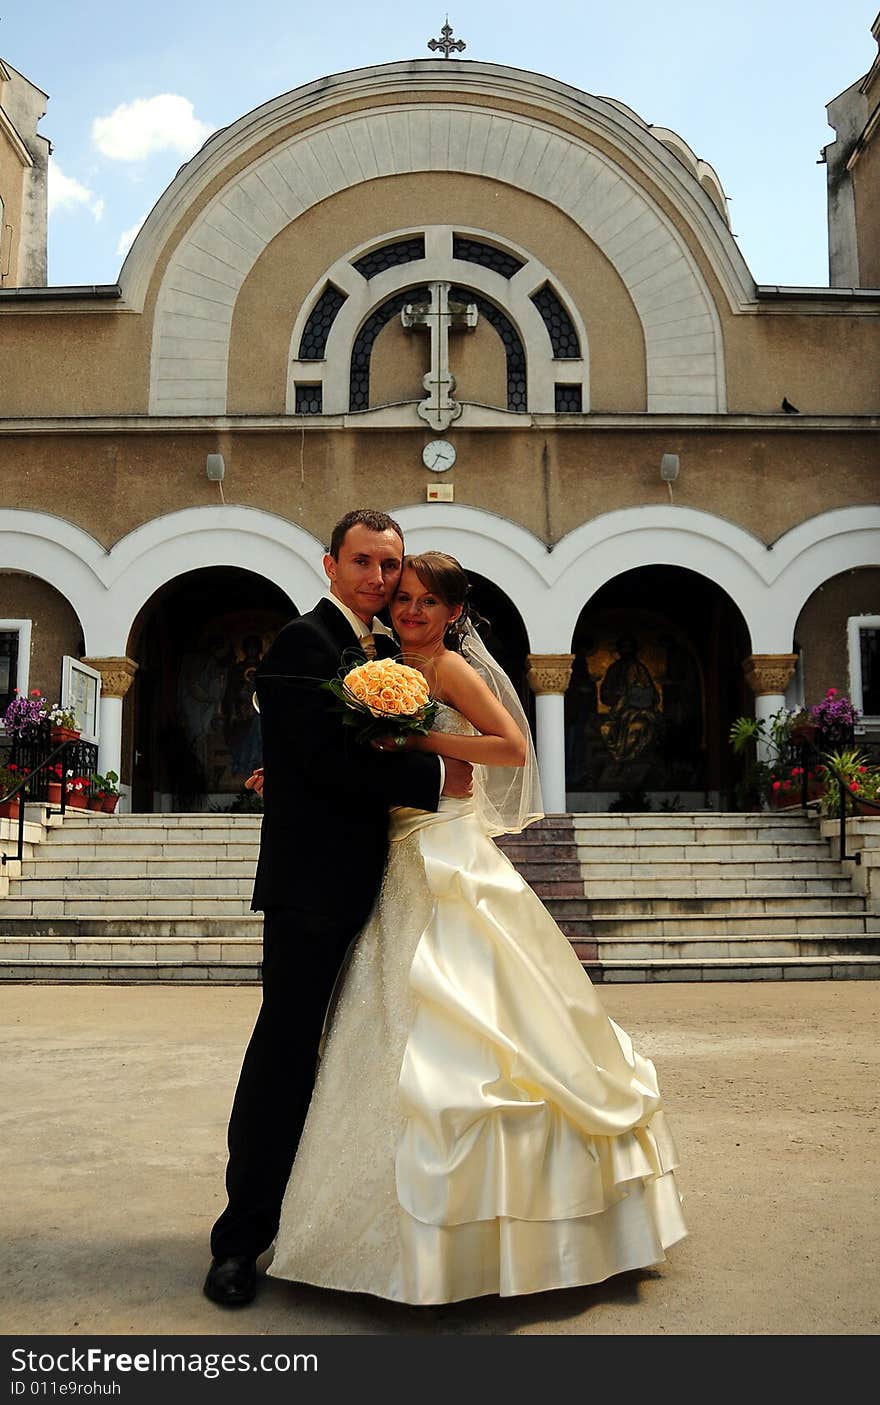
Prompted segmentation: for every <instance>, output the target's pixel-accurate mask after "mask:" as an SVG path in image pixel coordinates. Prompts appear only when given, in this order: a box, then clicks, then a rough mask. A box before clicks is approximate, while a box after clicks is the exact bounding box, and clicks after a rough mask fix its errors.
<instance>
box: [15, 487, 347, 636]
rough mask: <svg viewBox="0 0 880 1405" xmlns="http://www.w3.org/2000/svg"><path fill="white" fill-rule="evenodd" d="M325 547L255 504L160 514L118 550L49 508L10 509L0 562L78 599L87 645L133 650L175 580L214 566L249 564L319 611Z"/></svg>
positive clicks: (71, 599) (300, 606) (247, 566)
mask: <svg viewBox="0 0 880 1405" xmlns="http://www.w3.org/2000/svg"><path fill="white" fill-rule="evenodd" d="M323 551H324V546H323V544H322V543H321V542H319V541H317V540H316V539H315V538H314V537H313V536H311V534H310V533H308V532H305V531H303V529H302V528H301V527H297V526H294V525H293V523H291V522H288V521H286V520H285V519H284V518H282V517H277V516H275V515H274V514H273V513H270V512H262V511H260V510H259V509H256V508H247V507H232V506H228V507H195V508H187V509H185V510H184V511H182V512H173V513H169V514H168V515H167V516H165V517H156V518H154V519H153V520H152V521H151V522H148V523H145V524H144V525H143V526H142V527H138V528H136V529H135V530H134V531H133V532H130V533H129V534H128V535H127V536H125V537H123V538H121V540H120V541H118V542H117V543H116V544H115V545H114V546H113V547H112V548H111V549H110V550H109V551H108V550H107V549H106V548H104V547H103V546H101V544H100V542H97V541H95V539H94V537H92V536H90V535H89V534H88V533H87V532H84V531H82V529H81V528H79V527H75V526H73V525H72V524H71V523H69V522H65V521H62V519H60V518H57V517H51V516H49V515H48V514H47V513H37V512H16V511H8V510H6V511H0V560H2V561H3V563H4V566H6V567H7V568H9V569H12V570H18V571H24V572H27V573H28V574H30V575H35V576H39V577H40V578H41V579H42V580H45V581H48V582H49V584H50V585H52V586H54V587H55V589H56V590H57V591H59V593H60V594H61V595H63V596H65V597H66V599H67V600H68V601H69V602H70V604H71V605H72V607H73V608H74V610H75V611H76V613H77V615H78V617H79V620H80V624H81V625H82V627H83V633H84V636H85V644H86V653H87V654H88V655H91V656H93V657H99V658H100V657H103V656H110V657H117V656H120V655H122V654H124V653H125V651H126V648H127V646H128V639H129V634H130V632H131V627H132V625H133V624H134V621H135V619H136V618H137V615H138V612H139V611H140V610H141V608H142V607H143V606H144V605H145V604H146V602H147V601H148V600H149V598H150V596H151V595H153V594H154V593H155V591H157V590H158V589H159V588H160V586H163V585H165V584H166V582H168V581H171V580H175V579H176V578H177V577H178V576H181V575H183V574H184V573H185V572H187V571H194V570H199V569H200V568H202V567H205V566H239V567H241V568H242V569H243V570H246V571H252V572H253V573H254V574H255V575H258V576H262V577H264V578H265V579H266V580H271V581H272V582H273V583H274V584H275V585H277V586H279V587H280V588H281V589H282V590H283V591H285V592H286V594H287V595H289V596H290V598H291V600H292V601H293V602H294V604H295V605H296V606H297V608H298V609H300V610H304V609H310V608H311V606H312V605H314V603H315V602H316V600H318V599H319V598H320V595H321V593H322V591H323V589H324V586H325V584H326V581H325V577H324V574H323V571H322V569H321V557H322V555H323Z"/></svg>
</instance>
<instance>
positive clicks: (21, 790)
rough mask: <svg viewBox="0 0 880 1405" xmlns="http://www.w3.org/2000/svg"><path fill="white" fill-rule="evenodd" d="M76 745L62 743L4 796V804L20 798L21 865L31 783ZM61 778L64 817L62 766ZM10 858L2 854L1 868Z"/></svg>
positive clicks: (65, 789) (19, 858)
mask: <svg viewBox="0 0 880 1405" xmlns="http://www.w3.org/2000/svg"><path fill="white" fill-rule="evenodd" d="M75 745H76V743H75V742H74V741H66V742H60V743H59V745H58V746H56V748H55V750H54V751H50V752H49V754H48V756H45V757H44V758H43V760H42V761H41V762H40V763H39V765H38V766H35V767H34V768H33V770H32V771H28V773H27V775H26V776H22V778H21V780H20V781H19V782H18V785H15V786H13V787H12V789H11V790H10V791H9V792H8V793H7V794H6V795H4V796H3V800H4V802H5V801H7V800H14V799H15V797H16V795H17V796H18V798H19V806H18V844H17V845H16V855H15V857H16V860H17V862H18V863H21V861H22V859H23V858H24V807H25V803H26V800H27V793H28V789H29V788H30V786H31V783H32V781H33V778H34V776H38V775H39V774H40V772H41V771H43V770H45V768H46V767H47V766H48V765H49V763H50V762H53V761H54V760H55V758H56V756H62V757H63V755H64V752H65V751H66V750H67V748H68V747H69V746H75ZM61 776H62V779H61V814H62V815H63V814H64V813H65V810H66V808H67V806H66V801H67V786H66V784H65V781H64V767H63V765H62V768H61ZM10 857H11V856H10V855H9V854H6V853H3V854H0V866H2V867H5V866H6V864H7V863H8V861H9V858H10Z"/></svg>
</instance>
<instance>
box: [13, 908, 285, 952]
mask: <svg viewBox="0 0 880 1405" xmlns="http://www.w3.org/2000/svg"><path fill="white" fill-rule="evenodd" d="M262 932H263V919H262V916H261V914H260V913H257V912H244V913H237V914H232V915H229V914H227V915H226V916H225V917H221V916H217V915H216V914H215V915H214V916H211V917H204V916H203V917H193V916H191V915H190V916H183V915H181V916H177V917H169V916H165V917H147V916H144V915H143V914H141V915H140V916H135V917H107V916H98V917H94V916H92V917H53V918H50V917H27V916H21V917H17V918H7V919H6V920H5V921H2V922H0V945H2V944H4V943H7V942H30V941H35V940H37V939H46V940H53V941H59V942H64V943H67V942H71V941H99V942H106V941H121V942H125V941H129V942H140V941H147V942H152V941H158V940H159V939H161V938H171V939H173V940H174V941H181V942H194V941H207V940H213V941H221V942H237V941H242V940H248V941H251V940H256V941H258V942H259V941H261V940H262Z"/></svg>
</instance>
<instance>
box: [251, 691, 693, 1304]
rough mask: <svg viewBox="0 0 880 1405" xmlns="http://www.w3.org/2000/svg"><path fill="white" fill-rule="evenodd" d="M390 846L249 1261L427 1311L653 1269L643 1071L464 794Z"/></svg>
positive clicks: (656, 1114) (659, 1143)
mask: <svg viewBox="0 0 880 1405" xmlns="http://www.w3.org/2000/svg"><path fill="white" fill-rule="evenodd" d="M435 725H437V726H438V729H440V730H443V731H446V732H453V731H457V732H468V733H471V732H473V728H472V727H471V726H470V724H469V723H468V722H466V720H465V719H464V718H463V717H462V716H461V715H460V714H459V713H457V712H455V711H453V709H451V708H449V707H445V706H443V707H442V708H441V712H440V714H439V715H438V721H437V723H436V724H435ZM391 838H392V844H391V851H390V856H389V860H388V865H387V868H386V871H385V878H384V881H383V885H382V890H381V893H380V895H379V900H378V903H377V906H376V908H375V909H374V911H373V914H372V916H371V918H370V920H369V922H368V923H367V926H366V927H365V928H364V930H363V932H362V933H361V934H360V936H359V937H358V939H357V942H356V944H355V945H354V948H353V952H352V955H351V961H350V964H349V966H348V968H347V971H346V972H345V975H344V978H343V980H342V982H341V987H340V994H339V999H338V1002H337V1003H336V1006H335V1009H334V1010H333V1013H332V1017H331V1018H330V1020H329V1022H328V1027H327V1031H326V1039H325V1044H324V1049H323V1053H322V1057H321V1061H320V1067H319V1070H318V1077H317V1081H316V1084H315V1090H314V1094H313V1097H312V1102H311V1106H310V1109H309V1113H308V1118H307V1120H306V1123H305V1127H304V1129H303V1134H302V1138H301V1141H300V1145H299V1150H298V1152H297V1157H296V1161H295V1163H294V1166H293V1170H292V1172H291V1175H290V1180H289V1182H288V1185H287V1191H286V1194H285V1197H284V1204H283V1207H282V1211H281V1223H280V1226H279V1230H278V1235H277V1238H276V1241H275V1246H274V1258H273V1261H272V1264H271V1267H270V1268H269V1270H268V1272H269V1273H270V1274H271V1275H272V1276H273V1277H276V1278H287V1279H293V1280H295V1281H298V1282H304V1283H313V1284H318V1285H320V1286H322V1287H325V1288H337V1289H343V1290H345V1291H347V1292H360V1293H373V1294H376V1295H377V1296H379V1297H382V1298H389V1299H394V1300H396V1301H398V1302H404V1303H413V1304H422V1305H427V1304H434V1303H448V1302H457V1301H459V1300H460V1299H464V1298H473V1297H477V1296H479V1295H481V1294H486V1293H498V1294H501V1295H503V1296H505V1295H510V1294H517V1293H534V1292H541V1291H543V1290H545V1289H549V1288H565V1287H572V1286H574V1285H576V1284H585V1283H595V1282H599V1281H601V1280H602V1279H605V1278H608V1277H609V1276H610V1275H612V1274H615V1273H621V1272H623V1271H624V1270H627V1269H634V1268H639V1267H645V1266H647V1265H650V1264H655V1263H658V1262H659V1261H660V1260H662V1259H663V1258H664V1257H665V1253H664V1251H665V1250H666V1249H667V1248H668V1247H669V1245H671V1244H673V1243H675V1242H676V1240H678V1239H680V1238H682V1237H683V1236H684V1235H685V1234H686V1232H687V1231H686V1229H685V1226H684V1222H683V1220H682V1215H681V1204H680V1197H679V1194H678V1190H677V1188H676V1184H675V1178H674V1167H675V1166H676V1164H677V1161H676V1153H675V1147H674V1144H673V1141H672V1137H671V1135H670V1133H669V1130H668V1128H667V1125H666V1121H665V1118H664V1114H663V1112H662V1110H661V1100H660V1094H659V1090H658V1087H657V1078H656V1074H655V1072H654V1067H653V1064H651V1062H650V1061H649V1060H648V1059H645V1058H643V1057H641V1056H640V1055H639V1054H637V1053H636V1052H635V1051H634V1049H633V1047H632V1043H631V1041H630V1039H629V1037H628V1036H627V1034H626V1033H625V1032H624V1031H623V1030H622V1029H620V1028H619V1027H618V1026H617V1025H616V1024H615V1023H614V1021H613V1020H611V1019H609V1018H608V1016H607V1015H606V1014H605V1012H604V1010H603V1009H602V1006H601V1003H600V1001H599V999H598V997H597V995H596V992H595V990H594V988H593V986H592V984H591V982H590V980H589V978H588V977H587V976H586V974H585V972H584V971H583V969H582V968H581V965H580V962H579V961H578V959H577V957H576V956H575V954H574V952H573V951H572V949H571V946H570V944H569V942H568V939H567V938H566V937H565V936H564V935H563V933H562V932H560V930H559V928H558V927H557V925H556V923H555V922H554V921H553V919H552V917H551V916H550V914H549V913H548V912H547V910H546V908H545V907H544V906H543V904H542V903H541V902H540V900H539V899H538V898H537V897H536V896H535V895H534V893H533V892H532V890H531V889H530V888H529V887H528V885H527V884H526V883H525V881H524V880H523V879H522V878H520V876H519V874H518V873H517V872H516V870H515V869H514V868H513V866H512V865H511V864H510V862H509V861H508V860H507V858H506V857H505V856H504V855H503V854H502V853H501V851H500V850H499V849H498V848H497V846H496V845H495V843H494V842H493V840H492V839H491V838H489V837H488V835H487V834H485V833H484V832H483V830H482V828H481V827H480V825H479V823H478V820H477V817H476V813H475V810H474V806H473V803H472V802H471V801H461V800H447V799H443V800H441V802H440V809H439V811H438V812H437V813H436V814H426V813H425V812H424V811H421V810H418V811H416V810H395V811H392V814H391Z"/></svg>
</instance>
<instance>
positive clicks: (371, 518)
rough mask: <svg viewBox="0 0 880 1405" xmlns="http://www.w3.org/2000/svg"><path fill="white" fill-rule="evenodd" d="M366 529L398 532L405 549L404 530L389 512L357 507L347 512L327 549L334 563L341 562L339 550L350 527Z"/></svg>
mask: <svg viewBox="0 0 880 1405" xmlns="http://www.w3.org/2000/svg"><path fill="white" fill-rule="evenodd" d="M358 526H360V527H366V528H367V529H368V530H369V531H371V532H389V531H391V532H396V533H397V535H398V536H399V537H400V545H401V549H403V528H402V527H401V525H400V523H399V522H395V520H394V518H393V517H389V516H388V513H387V512H379V511H378V510H377V509H376V508H373V507H356V508H354V509H353V511H351V512H347V513H346V514H345V516H344V517H340V519H339V521H338V522H337V523H336V526H335V527H334V528H333V534H332V536H331V537H330V545H329V547H328V548H327V552H328V555H330V556H332V557H333V560H334V561H338V560H339V548H340V547H341V546H342V543H343V542H344V540H345V534H346V532H347V531H348V530H349V528H350V527H358Z"/></svg>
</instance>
